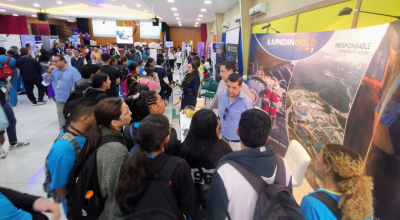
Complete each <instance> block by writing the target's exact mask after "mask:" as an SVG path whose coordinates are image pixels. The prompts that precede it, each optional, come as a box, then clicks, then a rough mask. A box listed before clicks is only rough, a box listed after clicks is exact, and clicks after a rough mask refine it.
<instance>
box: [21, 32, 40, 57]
mask: <svg viewBox="0 0 400 220" xmlns="http://www.w3.org/2000/svg"><path fill="white" fill-rule="evenodd" d="M21 43H22V47H26V44H30V45H31V47H32V49H33V52H34V54H37V51H36V50H35V48H36V40H35V36H34V35H21Z"/></svg>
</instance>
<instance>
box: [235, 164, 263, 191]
mask: <svg viewBox="0 0 400 220" xmlns="http://www.w3.org/2000/svg"><path fill="white" fill-rule="evenodd" d="M227 163H228V164H230V165H231V166H233V167H234V168H235V169H236V170H237V171H238V172H239V173H240V174H242V176H243V177H244V178H245V179H246V180H247V182H249V183H250V185H251V186H252V187H253V189H254V190H255V191H256V192H257V193H258V194H259V193H261V192H262V191H263V190H264V189H265V185H266V184H267V183H266V182H265V181H264V180H263V179H262V178H261V177H260V176H257V175H255V174H252V173H250V172H249V171H247V170H246V169H245V168H244V167H243V166H242V165H240V164H239V163H238V162H236V161H233V160H230V161H228V162H227Z"/></svg>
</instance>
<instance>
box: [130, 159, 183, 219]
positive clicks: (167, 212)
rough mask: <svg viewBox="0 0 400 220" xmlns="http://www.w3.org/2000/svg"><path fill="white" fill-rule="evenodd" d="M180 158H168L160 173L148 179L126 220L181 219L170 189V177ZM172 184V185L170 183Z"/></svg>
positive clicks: (181, 216) (180, 160)
mask: <svg viewBox="0 0 400 220" xmlns="http://www.w3.org/2000/svg"><path fill="white" fill-rule="evenodd" d="M181 162H182V158H180V157H175V156H169V158H168V160H167V162H166V163H165V165H164V167H163V168H162V170H161V171H160V173H156V174H154V175H152V176H151V177H150V181H149V183H148V185H147V189H146V191H145V192H144V194H143V195H142V197H141V198H140V199H139V201H138V202H137V203H136V205H135V207H134V209H133V212H132V213H131V214H130V215H129V216H128V218H127V220H161V219H162V220H180V219H182V218H183V215H182V212H181V211H180V208H179V206H178V201H177V198H176V196H175V195H174V193H173V192H172V189H171V186H170V185H171V177H172V174H173V173H174V171H175V169H176V167H177V166H178V164H180V163H181ZM172 184H173V183H172Z"/></svg>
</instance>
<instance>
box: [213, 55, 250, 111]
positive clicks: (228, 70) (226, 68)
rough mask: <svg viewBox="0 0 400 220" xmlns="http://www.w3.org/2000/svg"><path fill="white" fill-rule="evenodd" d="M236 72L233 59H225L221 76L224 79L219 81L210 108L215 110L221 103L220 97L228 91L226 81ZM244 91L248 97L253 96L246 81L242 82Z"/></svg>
mask: <svg viewBox="0 0 400 220" xmlns="http://www.w3.org/2000/svg"><path fill="white" fill-rule="evenodd" d="M235 72H236V65H235V63H234V62H232V61H225V62H223V63H222V64H221V72H220V75H221V78H222V80H221V81H220V82H219V85H218V90H217V92H216V93H215V96H214V98H213V100H212V101H211V103H210V105H209V106H208V109H210V110H213V109H214V108H215V107H216V106H217V105H219V98H220V96H221V94H222V93H224V92H226V82H227V81H228V77H229V76H230V75H231V74H232V73H235ZM242 85H243V87H242V91H243V93H244V94H245V95H247V97H251V93H250V89H249V87H248V86H247V85H246V83H243V84H242Z"/></svg>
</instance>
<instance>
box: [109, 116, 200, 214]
mask: <svg viewBox="0 0 400 220" xmlns="http://www.w3.org/2000/svg"><path fill="white" fill-rule="evenodd" d="M169 139H170V126H169V121H168V118H167V117H165V116H164V115H161V114H153V115H149V116H147V117H146V118H144V119H143V120H142V122H141V125H140V127H139V130H138V134H137V140H138V142H139V149H138V150H137V151H135V153H134V154H132V155H131V156H130V157H129V158H128V160H127V161H126V164H125V167H124V169H123V170H122V172H121V176H120V179H119V182H118V185H117V188H116V190H115V191H116V200H117V202H118V204H119V207H120V209H121V211H122V212H123V213H124V214H127V215H129V214H132V213H137V212H139V211H141V210H142V209H141V207H140V206H143V200H142V198H143V197H145V199H146V200H147V201H149V199H150V200H151V201H157V200H158V199H164V198H166V197H165V195H166V194H168V193H169V192H167V191H163V189H165V188H158V187H154V184H156V183H154V182H156V181H152V180H153V179H154V178H153V177H154V176H156V175H157V174H159V175H161V176H162V175H163V171H164V167H166V169H168V168H169V166H168V165H169V164H170V162H171V161H172V160H177V161H178V160H179V162H177V165H176V166H175V167H176V168H170V169H171V170H166V171H167V172H169V173H171V172H172V176H171V179H170V181H169V187H168V188H166V189H167V190H172V192H173V195H174V196H175V198H176V203H175V202H173V201H172V202H173V203H174V204H176V205H175V207H176V208H177V209H178V208H179V210H173V211H174V213H173V215H174V216H175V218H174V219H179V220H181V219H184V217H183V215H182V214H184V215H185V216H188V217H194V216H195V212H196V192H195V189H194V185H193V181H192V179H191V177H190V176H191V174H190V167H189V165H188V164H187V162H186V160H184V159H180V158H177V157H173V156H168V155H167V154H166V153H165V152H164V149H165V145H166V144H167V143H168V142H169ZM172 169H173V170H172ZM159 181H160V180H159ZM161 181H164V180H161ZM157 182H158V181H157ZM148 193H149V194H148ZM151 194H153V195H154V194H156V195H158V196H157V197H154V198H152V197H150V195H151ZM174 204H170V205H171V206H172V207H174ZM155 206H156V204H155ZM155 208H158V207H155ZM159 208H167V207H159Z"/></svg>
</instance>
